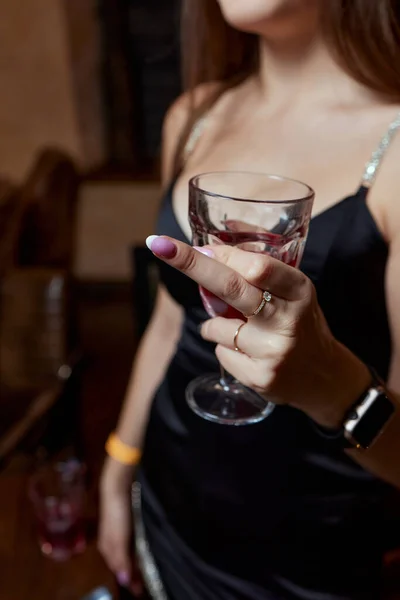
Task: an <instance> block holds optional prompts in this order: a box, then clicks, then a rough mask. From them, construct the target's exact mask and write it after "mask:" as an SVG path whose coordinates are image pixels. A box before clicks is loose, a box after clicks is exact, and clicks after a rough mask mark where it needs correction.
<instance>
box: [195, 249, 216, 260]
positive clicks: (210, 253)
mask: <svg viewBox="0 0 400 600" xmlns="http://www.w3.org/2000/svg"><path fill="white" fill-rule="evenodd" d="M193 248H194V249H195V250H197V252H201V253H202V254H205V255H206V256H209V257H210V258H213V256H214V252H213V251H212V250H211V249H210V248H202V247H201V246H193Z"/></svg>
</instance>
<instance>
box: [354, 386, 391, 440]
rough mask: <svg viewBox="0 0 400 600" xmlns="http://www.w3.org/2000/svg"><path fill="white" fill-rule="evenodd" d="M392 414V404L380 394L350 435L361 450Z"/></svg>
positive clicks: (374, 436) (377, 433)
mask: <svg viewBox="0 0 400 600" xmlns="http://www.w3.org/2000/svg"><path fill="white" fill-rule="evenodd" d="M393 413H394V406H393V404H392V402H391V401H390V400H389V398H387V396H385V395H384V394H381V395H380V396H379V398H377V399H376V400H375V402H374V403H373V404H372V405H371V406H370V408H369V409H368V410H367V412H366V413H365V414H364V415H363V417H362V419H361V420H360V422H359V423H358V424H357V425H356V426H355V428H354V429H353V432H352V435H353V438H354V439H355V440H356V442H357V443H358V444H360V446H361V447H362V448H368V446H370V445H371V443H372V442H373V441H374V439H375V438H376V436H377V435H379V433H380V431H381V430H382V429H383V427H384V426H385V425H386V423H387V422H388V420H389V419H390V417H391V416H392V415H393Z"/></svg>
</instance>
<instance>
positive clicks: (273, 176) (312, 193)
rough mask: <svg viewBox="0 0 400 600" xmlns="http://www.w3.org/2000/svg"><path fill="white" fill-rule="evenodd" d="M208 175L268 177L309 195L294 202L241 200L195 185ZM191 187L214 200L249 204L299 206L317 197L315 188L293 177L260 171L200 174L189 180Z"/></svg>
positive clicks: (208, 172) (293, 200) (207, 172)
mask: <svg viewBox="0 0 400 600" xmlns="http://www.w3.org/2000/svg"><path fill="white" fill-rule="evenodd" d="M208 175H258V176H261V177H266V178H269V179H275V180H279V181H282V182H285V181H286V182H288V183H295V184H297V185H300V186H302V187H303V188H305V189H306V190H307V192H308V193H307V194H306V195H305V196H302V197H301V198H295V199H292V200H252V199H251V198H239V197H236V196H231V195H227V194H219V193H217V192H210V191H207V190H205V189H203V188H202V187H200V186H199V185H197V184H196V183H195V180H196V179H199V178H200V177H207V176H208ZM189 187H192V188H195V189H196V190H198V191H199V192H203V194H207V195H208V196H211V197H213V198H225V200H233V201H236V202H248V203H253V204H297V203H298V202H307V201H309V200H312V199H313V198H314V196H315V191H314V190H313V188H312V187H311V186H310V185H308V184H307V183H304V181H300V180H298V179H293V178H292V177H286V176H285V175H276V174H274V173H261V172H260V171H206V172H204V173H198V174H197V175H193V177H191V178H190V179H189Z"/></svg>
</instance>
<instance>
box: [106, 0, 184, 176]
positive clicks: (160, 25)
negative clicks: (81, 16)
mask: <svg viewBox="0 0 400 600" xmlns="http://www.w3.org/2000/svg"><path fill="white" fill-rule="evenodd" d="M179 10H180V0H100V3H99V14H100V18H101V23H102V40H103V43H102V56H103V84H104V85H103V89H104V103H105V114H106V119H107V139H108V154H109V160H110V162H112V163H115V164H120V165H123V164H125V165H128V164H131V165H132V166H138V167H140V165H142V164H143V163H146V162H148V161H152V160H156V159H157V157H158V156H159V152H160V141H161V127H162V121H163V118H164V115H165V112H166V110H167V108H168V106H169V105H170V104H171V102H172V101H173V100H174V98H175V97H176V96H177V95H178V94H179V93H180V89H181V81H180V59H179Z"/></svg>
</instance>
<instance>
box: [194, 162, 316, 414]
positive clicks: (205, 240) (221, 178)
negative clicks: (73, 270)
mask: <svg viewBox="0 0 400 600" xmlns="http://www.w3.org/2000/svg"><path fill="white" fill-rule="evenodd" d="M313 201H314V191H313V190H312V189H311V188H310V187H309V186H308V185H306V184H305V183H301V182H299V181H295V180H293V179H288V178H286V177H280V176H278V175H268V174H262V173H245V172H243V173H241V172H234V171H232V172H230V171H227V172H214V173H204V174H202V175H196V176H195V177H193V178H192V179H191V180H190V182H189V222H190V226H191V230H192V236H193V244H194V245H195V246H204V245H211V244H228V245H230V246H237V247H239V248H241V249H243V250H247V251H249V252H258V253H261V254H268V255H270V256H273V257H274V258H277V259H278V260H281V261H283V262H285V263H286V264H288V265H291V266H293V267H298V266H299V263H300V260H301V257H302V254H303V250H304V245H305V242H306V238H307V233H308V227H309V224H310V219H311V209H312V205H313ZM200 295H201V298H202V300H203V305H204V308H205V309H206V311H207V313H208V314H209V315H210V316H211V317H215V316H216V314H215V312H214V311H213V309H212V304H211V303H210V302H209V299H210V292H209V291H208V290H206V289H204V288H201V287H200ZM255 308H256V307H255ZM223 316H224V317H226V318H239V319H242V320H246V318H245V317H244V315H243V314H242V313H239V312H238V311H236V310H235V309H234V308H232V307H229V309H228V311H227V312H226V313H225V314H224V315H223ZM220 370H221V372H220V374H218V373H211V374H205V375H201V376H200V377H198V378H196V379H194V380H193V381H191V382H190V384H189V385H188V387H187V390H186V397H187V401H188V404H189V406H190V407H191V408H192V409H193V411H194V412H195V413H197V414H198V415H200V416H201V417H203V418H204V419H207V420H209V421H215V422H217V423H221V424H225V425H247V424H250V423H257V422H258V421H261V420H263V419H265V418H266V417H267V416H268V415H269V414H270V413H271V411H272V410H273V408H274V404H273V402H271V401H270V400H266V399H264V398H262V397H261V396H260V395H258V394H257V393H256V392H254V391H253V390H250V389H249V388H247V387H245V386H243V385H242V384H241V383H239V382H238V381H237V380H235V379H233V378H232V377H231V376H230V375H229V374H227V373H226V372H225V371H224V369H223V368H222V367H221V368H220Z"/></svg>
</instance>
